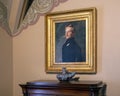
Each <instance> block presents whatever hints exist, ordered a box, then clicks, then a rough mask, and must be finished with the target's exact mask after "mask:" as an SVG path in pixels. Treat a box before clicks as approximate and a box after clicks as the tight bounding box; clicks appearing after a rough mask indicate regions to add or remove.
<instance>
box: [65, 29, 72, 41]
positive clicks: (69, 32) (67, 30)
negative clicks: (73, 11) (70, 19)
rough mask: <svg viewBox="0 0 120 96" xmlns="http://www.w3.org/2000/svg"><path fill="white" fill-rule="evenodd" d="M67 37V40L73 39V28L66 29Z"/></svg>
mask: <svg viewBox="0 0 120 96" xmlns="http://www.w3.org/2000/svg"><path fill="white" fill-rule="evenodd" d="M65 37H66V39H68V38H71V37H73V28H72V27H66V28H65Z"/></svg>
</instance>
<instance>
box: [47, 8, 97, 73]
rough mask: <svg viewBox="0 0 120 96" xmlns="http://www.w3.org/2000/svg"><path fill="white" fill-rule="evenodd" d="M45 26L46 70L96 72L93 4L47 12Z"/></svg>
mask: <svg viewBox="0 0 120 96" xmlns="http://www.w3.org/2000/svg"><path fill="white" fill-rule="evenodd" d="M45 26H46V28H45V30H46V35H45V36H46V45H45V48H46V56H45V57H46V72H48V73H58V72H60V71H61V69H62V67H66V68H67V70H69V71H70V72H73V71H74V72H76V73H81V74H82V73H83V74H90V73H93V74H94V73H96V72H97V64H96V63H97V45H96V42H97V37H96V34H97V12H96V8H87V9H80V10H70V11H64V12H54V13H48V14H46V16H45Z"/></svg>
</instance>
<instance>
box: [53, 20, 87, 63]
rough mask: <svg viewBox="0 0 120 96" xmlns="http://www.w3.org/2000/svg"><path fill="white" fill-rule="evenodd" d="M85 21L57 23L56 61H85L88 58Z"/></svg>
mask: <svg viewBox="0 0 120 96" xmlns="http://www.w3.org/2000/svg"><path fill="white" fill-rule="evenodd" d="M85 39H86V38H85V21H84V20H81V21H72V22H62V23H57V24H56V56H55V57H56V58H55V60H56V62H84V61H85V60H86V54H85V53H86V52H85V49H86V46H85V44H86V43H85V41H86V40H85Z"/></svg>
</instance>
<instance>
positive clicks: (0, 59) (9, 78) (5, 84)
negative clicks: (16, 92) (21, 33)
mask: <svg viewBox="0 0 120 96" xmlns="http://www.w3.org/2000/svg"><path fill="white" fill-rule="evenodd" d="M0 96H13V65H12V38H11V37H10V36H9V35H8V34H7V33H6V32H5V30H3V29H2V28H0Z"/></svg>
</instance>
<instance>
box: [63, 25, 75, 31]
mask: <svg viewBox="0 0 120 96" xmlns="http://www.w3.org/2000/svg"><path fill="white" fill-rule="evenodd" d="M67 27H71V28H72V32H75V31H74V30H75V29H74V26H73V25H72V24H67V25H66V26H65V28H67Z"/></svg>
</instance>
